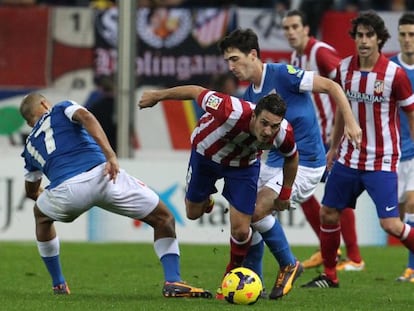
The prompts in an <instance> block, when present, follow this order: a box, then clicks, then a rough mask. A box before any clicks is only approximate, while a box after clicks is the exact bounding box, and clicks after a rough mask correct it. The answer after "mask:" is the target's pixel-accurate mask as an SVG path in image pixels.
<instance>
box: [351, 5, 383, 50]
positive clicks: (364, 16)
mask: <svg viewBox="0 0 414 311" xmlns="http://www.w3.org/2000/svg"><path fill="white" fill-rule="evenodd" d="M359 25H363V26H366V27H370V28H372V29H373V30H374V32H375V33H376V35H377V37H378V39H380V40H381V42H380V43H379V50H380V51H381V49H382V47H383V46H384V44H385V42H387V40H388V39H389V38H390V37H391V36H390V33H389V32H388V29H387V28H386V27H385V23H384V20H383V19H382V18H381V17H380V16H379V15H378V14H377V13H376V12H375V11H372V10H370V11H367V12H364V13H361V14H360V15H358V16H357V17H355V18H354V19H353V20H352V28H351V30H350V31H349V34H350V35H351V37H352V38H353V39H355V36H356V31H357V27H358V26H359Z"/></svg>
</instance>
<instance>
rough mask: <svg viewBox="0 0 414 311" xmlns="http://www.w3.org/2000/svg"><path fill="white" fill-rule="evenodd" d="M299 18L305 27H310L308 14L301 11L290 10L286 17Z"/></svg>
mask: <svg viewBox="0 0 414 311" xmlns="http://www.w3.org/2000/svg"><path fill="white" fill-rule="evenodd" d="M292 16H299V17H300V20H301V22H302V25H303V26H309V22H308V18H307V17H306V14H305V13H303V12H302V11H300V10H290V11H288V12H287V13H286V15H285V17H292Z"/></svg>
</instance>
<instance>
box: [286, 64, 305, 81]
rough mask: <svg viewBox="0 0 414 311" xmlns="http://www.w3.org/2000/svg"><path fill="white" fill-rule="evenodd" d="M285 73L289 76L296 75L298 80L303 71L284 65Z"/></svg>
mask: <svg viewBox="0 0 414 311" xmlns="http://www.w3.org/2000/svg"><path fill="white" fill-rule="evenodd" d="M286 68H287V71H288V73H289V74H291V75H296V76H297V77H298V78H300V77H301V76H302V75H303V70H302V69H299V68H296V67H293V66H292V65H286Z"/></svg>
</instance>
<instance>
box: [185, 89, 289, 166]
mask: <svg viewBox="0 0 414 311" xmlns="http://www.w3.org/2000/svg"><path fill="white" fill-rule="evenodd" d="M197 103H198V104H199V105H200V107H201V108H202V109H203V110H204V111H206V113H205V114H204V115H203V116H202V117H201V118H200V120H199V121H198V124H197V127H196V128H195V129H194V131H193V133H192V135H191V143H192V146H193V148H194V149H195V150H196V151H197V152H198V153H200V154H202V155H204V156H205V157H207V158H209V159H211V160H212V161H214V162H216V163H219V164H223V165H226V166H233V167H245V166H249V165H251V164H253V163H254V162H256V161H257V160H258V158H259V156H260V155H261V152H262V150H268V149H271V148H277V149H278V150H279V152H280V153H281V154H282V155H284V156H285V157H290V156H292V155H294V154H295V153H296V143H295V138H294V134H293V128H292V126H291V125H290V124H289V123H288V121H287V120H286V119H283V121H282V124H281V127H280V130H279V131H278V132H277V133H276V135H275V137H274V138H273V141H272V143H268V144H263V143H260V142H259V141H258V140H257V139H256V137H255V136H253V135H252V134H251V133H250V120H251V118H252V114H253V111H254V108H255V105H254V104H252V103H250V102H247V101H245V100H242V99H239V98H237V97H233V96H230V95H227V94H222V93H218V92H214V91H210V90H206V91H204V92H202V93H201V94H200V96H199V98H198V99H197Z"/></svg>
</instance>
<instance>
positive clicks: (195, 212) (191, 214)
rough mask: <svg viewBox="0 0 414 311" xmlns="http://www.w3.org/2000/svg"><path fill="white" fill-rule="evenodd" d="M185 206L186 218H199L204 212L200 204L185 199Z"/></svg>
mask: <svg viewBox="0 0 414 311" xmlns="http://www.w3.org/2000/svg"><path fill="white" fill-rule="evenodd" d="M185 207H186V215H187V218H188V219H190V220H196V219H198V218H200V217H201V216H202V215H203V213H204V207H203V205H202V204H196V203H192V202H190V201H186V204H185Z"/></svg>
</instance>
